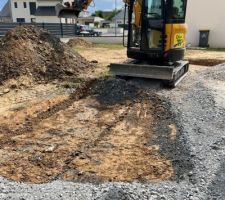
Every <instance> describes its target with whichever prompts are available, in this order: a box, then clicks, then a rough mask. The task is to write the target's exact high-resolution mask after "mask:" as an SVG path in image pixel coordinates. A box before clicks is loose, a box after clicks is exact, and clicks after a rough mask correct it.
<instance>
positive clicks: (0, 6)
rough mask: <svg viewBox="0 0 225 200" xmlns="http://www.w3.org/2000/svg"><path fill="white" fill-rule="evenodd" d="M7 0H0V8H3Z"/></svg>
mask: <svg viewBox="0 0 225 200" xmlns="http://www.w3.org/2000/svg"><path fill="white" fill-rule="evenodd" d="M6 2H7V0H0V10H1V9H2V8H3V6H4V5H5V3H6Z"/></svg>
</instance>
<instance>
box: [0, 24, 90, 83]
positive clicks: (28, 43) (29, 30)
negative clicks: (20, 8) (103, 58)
mask: <svg viewBox="0 0 225 200" xmlns="http://www.w3.org/2000/svg"><path fill="white" fill-rule="evenodd" d="M92 69H93V65H91V64H90V63H89V62H88V61H87V60H86V59H85V58H83V57H82V56H80V55H79V54H78V53H76V52H74V51H72V50H71V49H70V48H69V47H68V46H67V45H65V44H63V43H62V42H60V40H59V39H58V38H56V37H54V36H53V35H51V34H50V33H49V32H47V31H45V30H43V29H39V28H36V27H34V26H18V27H16V28H14V29H12V30H10V31H9V32H8V33H7V34H6V36H5V37H3V38H2V39H1V41H0V83H3V82H4V81H6V80H9V79H17V78H19V77H20V76H28V77H30V78H31V79H33V80H35V81H49V80H54V79H59V80H62V79H63V80H68V78H75V77H79V76H80V75H81V74H84V73H85V74H87V73H88V72H90V71H92Z"/></svg>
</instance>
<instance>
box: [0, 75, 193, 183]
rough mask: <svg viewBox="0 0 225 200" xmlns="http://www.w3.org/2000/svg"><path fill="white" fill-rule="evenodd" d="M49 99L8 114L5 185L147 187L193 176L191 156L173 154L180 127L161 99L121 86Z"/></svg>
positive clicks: (29, 100)
mask: <svg viewBox="0 0 225 200" xmlns="http://www.w3.org/2000/svg"><path fill="white" fill-rule="evenodd" d="M109 91H110V93H109ZM23 92H24V91H23ZM42 92H43V91H41V92H40V94H38V95H37V96H36V95H35V96H33V97H32V96H29V97H26V98H24V99H23V100H22V102H21V104H20V105H19V106H17V107H14V108H13V107H12V106H11V105H9V107H8V108H7V106H6V107H5V108H2V110H1V117H0V139H1V141H0V146H1V150H0V157H1V161H0V175H2V176H4V177H5V178H8V179H11V180H14V181H23V182H31V183H44V182H49V181H52V180H56V179H63V180H70V181H82V182H96V183H98V182H106V181H110V182H111V181H125V182H131V181H134V180H137V181H141V182H146V181H149V180H152V181H162V180H175V179H177V178H178V176H180V175H182V174H184V173H187V172H188V171H189V170H191V168H192V166H191V164H189V163H187V162H186V161H185V160H183V159H184V157H183V156H184V155H185V154H186V152H184V151H181V152H179V151H177V150H176V149H175V148H173V145H176V144H177V133H178V132H179V127H177V125H176V123H175V122H173V120H170V115H171V113H170V112H169V110H168V108H167V107H168V105H167V103H166V102H165V101H163V100H162V99H161V98H160V97H159V96H158V95H156V94H154V93H151V92H149V93H146V92H144V91H141V90H139V89H138V88H136V87H135V86H134V85H131V84H128V83H126V81H124V80H120V79H119V80H116V79H111V80H93V81H90V82H86V83H84V84H83V85H81V86H79V87H78V88H75V89H74V91H72V92H71V93H68V92H65V91H61V94H54V96H51V97H49V96H46V97H44V95H43V94H42ZM20 95H22V93H17V94H16V95H15V96H16V97H17V98H18V97H19V96H20ZM13 96H14V95H13ZM15 96H14V98H15ZM40 97H42V99H41V100H40ZM10 98H12V97H9V99H10ZM9 99H8V100H9ZM14 101H17V100H16V99H14ZM4 103H5V104H9V102H8V101H5V102H1V104H2V105H4ZM159 140H162V141H161V142H160V143H159ZM168 146H170V147H169V148H168V149H167V147H168ZM166 149H167V150H166ZM168 150H170V152H167V151H168ZM174 156H176V158H175V157H174ZM173 159H178V160H179V163H173V162H172V160H173Z"/></svg>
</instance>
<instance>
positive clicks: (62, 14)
mask: <svg viewBox="0 0 225 200" xmlns="http://www.w3.org/2000/svg"><path fill="white" fill-rule="evenodd" d="M55 11H56V15H57V16H58V17H59V18H77V17H78V15H79V13H80V12H81V11H80V10H77V9H74V8H73V7H67V6H65V5H63V4H61V3H58V4H57V5H56V6H55Z"/></svg>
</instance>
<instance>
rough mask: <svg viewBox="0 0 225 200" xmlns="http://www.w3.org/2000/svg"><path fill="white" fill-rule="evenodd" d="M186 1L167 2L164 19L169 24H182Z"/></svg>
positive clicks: (172, 0) (174, 0)
mask: <svg viewBox="0 0 225 200" xmlns="http://www.w3.org/2000/svg"><path fill="white" fill-rule="evenodd" d="M186 4H187V0H171V1H168V2H167V9H166V11H167V14H166V19H167V22H169V23H184V22H185V15H186Z"/></svg>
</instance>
